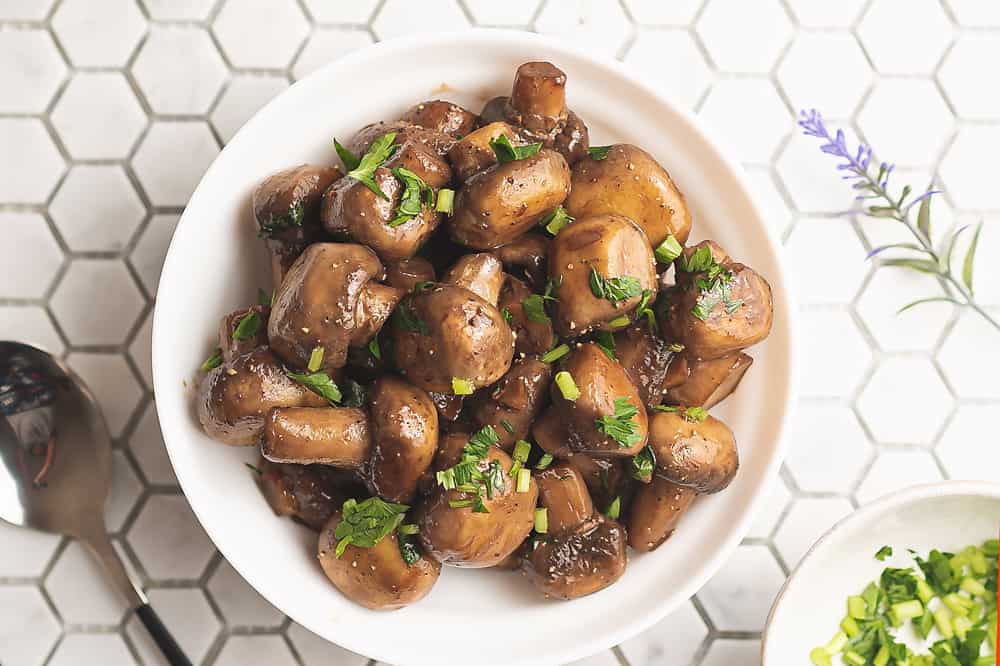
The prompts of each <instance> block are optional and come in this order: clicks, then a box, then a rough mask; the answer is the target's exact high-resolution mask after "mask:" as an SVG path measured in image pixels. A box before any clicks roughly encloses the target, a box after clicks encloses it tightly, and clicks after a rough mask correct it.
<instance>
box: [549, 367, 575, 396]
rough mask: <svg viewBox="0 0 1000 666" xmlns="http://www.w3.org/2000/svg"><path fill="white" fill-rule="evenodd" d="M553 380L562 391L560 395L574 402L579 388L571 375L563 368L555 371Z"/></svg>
mask: <svg viewBox="0 0 1000 666" xmlns="http://www.w3.org/2000/svg"><path fill="white" fill-rule="evenodd" d="M555 381H556V386H558V387H559V391H560V392H561V393H562V397H563V398H565V399H566V400H569V401H571V402H576V399H577V398H579V397H580V389H579V388H577V386H576V382H575V381H573V375H571V374H569V373H568V372H566V371H565V370H561V371H560V372H557V373H556V379H555Z"/></svg>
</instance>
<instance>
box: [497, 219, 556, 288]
mask: <svg viewBox="0 0 1000 666" xmlns="http://www.w3.org/2000/svg"><path fill="white" fill-rule="evenodd" d="M493 254H495V255H496V256H497V259H499V260H500V263H502V264H503V265H504V268H505V269H506V270H507V272H508V273H510V274H512V275H514V276H516V277H523V278H524V279H525V280H526V281H527V282H528V284H529V285H530V286H531V287H532V288H534V289H536V290H538V291H541V290H542V289H544V288H545V282H546V277H547V276H546V259H547V257H548V256H549V238H548V237H547V236H544V235H542V234H535V233H527V234H524V235H523V236H519V237H518V238H516V239H514V240H513V241H511V242H510V243H507V244H506V245H504V246H502V247H498V248H497V249H496V250H494V251H493Z"/></svg>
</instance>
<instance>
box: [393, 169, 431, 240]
mask: <svg viewBox="0 0 1000 666" xmlns="http://www.w3.org/2000/svg"><path fill="white" fill-rule="evenodd" d="M392 175H394V176H395V177H396V178H398V179H399V180H400V181H401V182H402V183H403V186H404V187H403V194H402V196H401V197H400V199H399V205H398V206H397V207H396V217H394V218H392V219H391V220H389V226H390V227H398V226H400V225H401V224H406V223H407V222H409V221H410V220H412V219H413V218H415V217H416V216H417V215H420V212H421V211H422V210H423V206H424V204H425V203H426V204H427V206H428V207H429V208H433V207H434V190H433V189H431V187H430V186H428V185H427V183H425V182H424V181H423V179H422V178H421V177H420V176H418V175H417V174H415V173H413V172H412V171H410V170H409V169H404V168H403V167H396V168H395V169H393V170H392Z"/></svg>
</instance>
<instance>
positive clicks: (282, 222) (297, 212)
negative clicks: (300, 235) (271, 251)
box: [257, 199, 306, 238]
mask: <svg viewBox="0 0 1000 666" xmlns="http://www.w3.org/2000/svg"><path fill="white" fill-rule="evenodd" d="M305 217H306V204H305V202H304V201H303V200H302V199H299V200H298V201H296V202H295V203H294V204H292V205H291V206H289V208H288V212H287V213H284V214H282V215H274V214H273V213H272V214H271V215H270V216H269V217H268V220H267V222H262V223H261V225H260V230H259V231H258V232H257V235H258V236H259V237H261V238H270V237H271V236H273V235H274V234H275V233H277V232H279V231H283V230H285V229H287V228H289V227H301V226H302V222H303V220H305Z"/></svg>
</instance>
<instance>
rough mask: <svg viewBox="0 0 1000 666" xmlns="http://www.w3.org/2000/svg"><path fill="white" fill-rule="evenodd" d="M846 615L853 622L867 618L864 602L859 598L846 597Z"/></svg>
mask: <svg viewBox="0 0 1000 666" xmlns="http://www.w3.org/2000/svg"><path fill="white" fill-rule="evenodd" d="M847 615H848V616H849V617H852V618H854V619H855V620H864V619H865V618H866V617H868V612H867V610H866V604H865V600H864V599H862V598H861V597H847Z"/></svg>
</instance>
